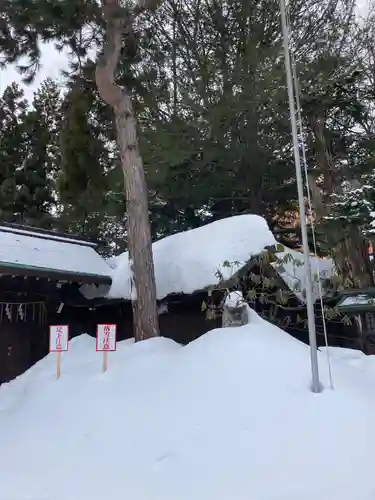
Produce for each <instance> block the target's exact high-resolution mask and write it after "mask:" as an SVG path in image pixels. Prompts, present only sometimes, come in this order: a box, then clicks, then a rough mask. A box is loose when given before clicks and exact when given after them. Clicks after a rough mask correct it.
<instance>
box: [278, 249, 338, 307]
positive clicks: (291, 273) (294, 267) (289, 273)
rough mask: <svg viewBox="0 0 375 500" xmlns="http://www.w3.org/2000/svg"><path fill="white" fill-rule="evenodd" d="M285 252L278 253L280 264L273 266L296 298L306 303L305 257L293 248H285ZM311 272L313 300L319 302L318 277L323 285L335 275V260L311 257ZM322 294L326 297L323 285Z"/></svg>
mask: <svg viewBox="0 0 375 500" xmlns="http://www.w3.org/2000/svg"><path fill="white" fill-rule="evenodd" d="M284 248H285V250H284V251H283V252H278V253H277V258H278V259H279V262H274V263H272V265H273V266H274V267H275V269H276V271H277V272H278V273H279V274H280V276H281V278H282V279H283V280H284V282H285V283H286V285H287V286H288V288H289V289H290V290H292V291H293V292H294V293H295V294H296V296H297V297H298V298H299V299H300V300H302V301H305V290H306V284H307V283H306V272H305V265H304V263H305V257H304V255H303V253H301V252H297V251H296V250H292V249H291V248H287V247H284ZM310 264H311V271H312V273H313V277H314V280H313V299H314V301H316V300H318V299H319V297H320V295H319V283H318V276H319V279H320V281H321V284H322V282H323V281H324V280H326V279H329V278H331V277H332V276H333V275H334V274H335V265H334V262H333V259H330V258H326V259H321V258H319V257H315V256H310ZM322 292H323V295H324V288H323V284H322Z"/></svg>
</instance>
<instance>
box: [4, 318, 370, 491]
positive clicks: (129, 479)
mask: <svg viewBox="0 0 375 500" xmlns="http://www.w3.org/2000/svg"><path fill="white" fill-rule="evenodd" d="M251 321H252V323H251V324H250V325H247V326H244V327H240V328H231V329H229V328H228V329H220V330H213V331H211V332H209V333H207V334H206V335H205V336H203V337H201V338H200V339H198V340H196V341H195V342H193V343H191V344H190V345H188V346H186V347H181V346H179V345H177V344H175V343H174V342H172V341H170V340H167V339H163V338H159V339H153V340H150V341H147V342H142V343H139V344H133V343H132V342H130V341H125V342H121V343H120V344H119V345H118V351H117V352H116V353H113V355H112V354H111V355H110V356H109V370H108V372H107V373H106V374H102V373H101V372H100V370H101V355H100V354H98V353H96V352H95V340H94V339H91V338H89V337H88V336H85V335H83V336H81V337H79V338H76V339H74V340H73V341H72V342H71V350H70V352H68V353H66V354H64V356H63V362H62V378H61V379H60V380H59V381H56V380H55V357H54V356H53V355H50V356H48V357H47V358H45V359H44V360H42V361H41V362H40V363H39V364H38V365H36V366H35V367H33V368H32V369H31V370H30V371H29V372H27V373H26V374H24V375H23V376H21V377H19V378H18V379H17V380H15V381H13V382H12V383H10V384H8V385H5V386H2V387H1V388H0V443H1V446H0V499H1V500H104V499H105V500H124V499H129V500H373V499H374V498H375V483H374V481H373V463H374V460H373V455H374V450H375V436H374V433H373V431H372V429H373V422H374V417H375V402H374V400H375V398H374V388H375V386H374V379H372V378H371V377H368V376H367V373H366V371H365V370H358V369H357V368H356V367H355V366H351V365H350V364H349V363H348V362H347V360H346V359H340V356H332V358H333V359H332V363H333V375H334V382H335V385H336V389H335V390H334V391H332V390H330V389H326V390H325V391H324V392H323V393H322V394H319V395H314V394H312V393H311V392H310V391H309V390H308V385H309V381H310V371H309V349H308V347H306V346H305V345H303V344H301V343H299V342H298V341H296V340H294V339H292V338H291V337H289V336H288V335H287V334H286V333H284V332H283V331H281V330H280V329H278V328H276V327H274V326H272V325H270V324H269V323H266V322H265V321H263V320H261V319H260V318H259V317H258V316H257V315H256V314H255V313H252V314H251ZM337 358H339V359H337ZM319 359H320V366H321V372H322V380H323V382H324V383H326V381H327V375H326V371H325V369H324V364H325V355H324V353H322V354H319ZM369 359H370V358H369Z"/></svg>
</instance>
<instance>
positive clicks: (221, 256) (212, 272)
mask: <svg viewBox="0 0 375 500" xmlns="http://www.w3.org/2000/svg"><path fill="white" fill-rule="evenodd" d="M276 243H277V242H276V240H275V237H274V235H273V234H272V233H271V231H270V229H269V227H268V224H267V222H266V221H265V219H264V218H263V217H260V216H259V215H253V214H244V215H237V216H233V217H228V218H225V219H220V220H217V221H215V222H211V223H210V224H206V225H205V226H202V227H199V228H196V229H191V230H189V231H184V232H180V233H177V234H174V235H171V236H167V237H165V238H163V239H161V240H158V241H156V242H154V243H153V245H152V250H153V258H154V265H155V279H156V289H157V298H158V299H159V300H161V299H163V298H165V297H167V296H168V295H172V294H182V293H183V294H192V293H194V292H196V291H199V290H204V289H207V288H208V287H210V286H215V285H217V284H218V283H219V281H221V280H220V277H219V273H220V274H221V275H222V278H223V280H225V281H226V280H229V279H230V278H231V277H233V275H234V274H235V273H236V272H237V271H238V270H239V269H241V268H242V267H243V266H244V265H246V263H247V262H248V261H249V259H250V258H251V257H254V256H255V255H259V254H260V253H261V252H262V251H263V250H265V248H266V247H268V246H271V245H275V244H276ZM225 262H227V263H228V265H225V264H224V263H225ZM112 265H113V266H114V269H113V272H112V286H111V289H110V291H109V294H108V298H123V299H126V300H129V299H130V296H131V294H130V292H131V286H130V283H131V271H130V269H129V255H128V253H127V252H124V253H122V254H121V255H119V256H117V257H114V258H113V259H111V266H112Z"/></svg>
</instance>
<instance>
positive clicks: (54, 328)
mask: <svg viewBox="0 0 375 500" xmlns="http://www.w3.org/2000/svg"><path fill="white" fill-rule="evenodd" d="M68 347H69V325H51V326H50V327H49V352H64V351H67V350H68Z"/></svg>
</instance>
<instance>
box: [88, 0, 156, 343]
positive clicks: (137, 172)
mask: <svg viewBox="0 0 375 500" xmlns="http://www.w3.org/2000/svg"><path fill="white" fill-rule="evenodd" d="M156 6H157V4H156V3H155V2H154V1H153V0H149V1H148V0H144V1H143V0H140V2H139V3H138V4H137V5H136V6H135V7H134V9H133V11H132V12H129V11H128V10H127V9H125V8H122V7H121V4H120V0H103V1H102V11H103V17H104V20H105V22H106V41H105V44H104V48H103V54H102V56H101V57H100V59H99V61H98V64H97V68H96V83H97V86H98V90H99V93H100V96H101V98H102V99H103V101H104V102H106V103H107V104H108V105H109V106H111V108H112V109H113V112H114V114H115V119H116V131H117V143H118V146H119V149H120V157H121V166H122V170H123V173H124V180H125V192H126V200H127V212H128V221H129V222H128V242H129V248H128V250H129V256H130V265H131V268H132V273H133V284H134V292H135V293H134V296H133V297H132V305H133V318H134V336H135V340H136V341H138V340H144V339H147V338H150V337H155V336H157V335H159V323H158V314H157V305H156V287H155V272H154V263H153V259H152V241H151V230H150V220H149V210H148V193H147V184H146V179H145V173H144V168H143V162H142V157H141V154H140V151H139V145H138V137H137V121H136V118H135V116H134V111H133V106H132V102H131V98H130V95H129V91H128V89H127V88H124V87H122V88H120V87H119V86H118V85H116V83H115V73H116V69H117V65H118V61H119V58H120V54H121V48H122V43H123V38H124V36H132V27H133V22H134V19H135V17H136V16H138V15H140V14H142V13H143V12H145V11H148V10H152V9H154V8H156ZM124 278H125V277H124Z"/></svg>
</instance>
